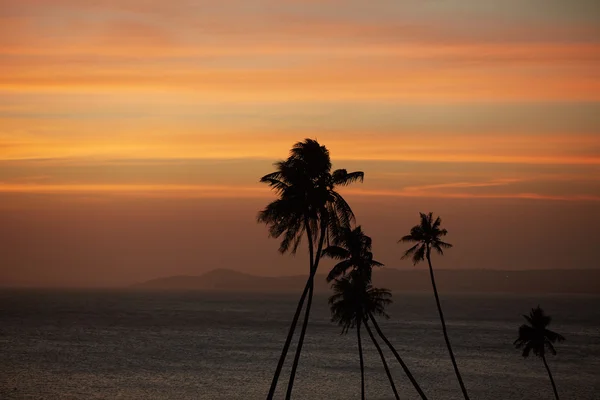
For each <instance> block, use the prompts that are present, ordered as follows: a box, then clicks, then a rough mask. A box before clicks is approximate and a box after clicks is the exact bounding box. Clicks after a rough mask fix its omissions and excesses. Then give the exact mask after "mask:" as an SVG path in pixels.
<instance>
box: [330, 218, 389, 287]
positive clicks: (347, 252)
mask: <svg viewBox="0 0 600 400" xmlns="http://www.w3.org/2000/svg"><path fill="white" fill-rule="evenodd" d="M371 247H372V240H371V238H370V237H369V236H367V235H365V233H364V232H363V230H362V228H361V227H360V225H359V226H357V227H356V228H354V229H350V228H342V229H341V230H340V233H339V235H338V236H337V237H335V238H334V244H333V245H330V246H328V247H327V248H326V249H325V250H323V253H322V254H323V255H324V256H327V257H330V258H333V259H335V260H340V261H339V262H338V263H337V264H336V265H335V266H334V267H333V268H332V269H331V271H330V272H329V274H328V275H327V282H331V281H333V280H334V279H337V278H341V277H342V276H344V275H345V274H346V272H348V270H350V269H352V270H353V271H356V272H357V273H360V274H364V279H365V280H366V281H367V282H370V281H371V271H372V269H373V267H382V266H383V264H382V263H380V262H379V261H376V260H374V259H373V253H372V252H371Z"/></svg>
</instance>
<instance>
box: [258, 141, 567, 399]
mask: <svg viewBox="0 0 600 400" xmlns="http://www.w3.org/2000/svg"><path fill="white" fill-rule="evenodd" d="M275 167H276V171H275V172H272V173H270V174H268V175H265V176H263V177H262V178H261V180H260V181H261V182H263V183H266V184H268V185H269V186H270V187H271V188H272V189H273V190H274V191H275V192H276V194H277V199H276V200H274V201H273V202H271V203H269V204H268V205H267V206H266V207H265V208H264V209H263V210H262V211H260V212H259V214H258V221H259V222H262V223H265V224H266V225H267V226H268V228H269V234H270V236H272V237H275V238H281V243H280V247H279V251H280V252H281V253H285V252H291V253H295V252H296V251H297V249H298V248H299V246H300V244H301V242H302V240H303V239H304V238H305V237H306V241H307V245H308V253H309V274H308V279H307V281H306V285H305V287H304V290H303V292H302V295H301V296H300V300H299V301H298V305H297V307H296V311H295V313H294V318H293V320H292V323H291V326H290V329H289V331H288V335H287V338H286V341H285V344H284V346H283V349H282V352H281V355H280V358H279V361H278V363H277V367H276V370H275V373H274V375H273V380H272V382H271V386H270V389H269V393H268V395H267V399H268V400H270V399H273V397H274V395H275V389H276V387H277V383H278V381H279V377H280V374H281V370H282V368H283V365H284V362H285V359H286V356H287V354H288V351H289V348H290V344H291V342H292V338H293V335H294V333H295V331H296V327H297V324H298V320H299V319H300V315H301V313H302V309H304V318H303V321H302V327H301V330H300V336H299V339H298V344H297V347H296V352H295V355H294V360H293V364H292V369H291V372H290V377H289V380H288V386H287V390H286V400H288V399H290V398H291V395H292V391H293V386H294V379H295V376H296V371H297V368H298V364H299V360H300V354H301V352H302V346H303V343H304V337H305V335H306V329H307V326H308V320H309V316H310V310H311V305H312V298H313V291H314V278H315V274H316V272H317V269H318V266H319V262H320V260H321V258H322V257H329V258H332V259H334V260H337V264H336V265H335V266H334V267H333V268H332V270H331V271H330V272H329V274H328V275H327V282H329V283H332V289H333V292H334V294H333V295H332V296H331V297H330V299H329V304H330V308H331V313H332V321H334V322H337V323H338V324H339V325H340V326H341V327H342V333H347V332H349V331H350V330H351V329H356V335H357V342H358V353H359V361H360V370H361V398H362V399H364V398H365V380H364V362H363V352H362V342H361V329H362V327H364V328H365V330H366V331H367V334H368V335H369V337H370V339H371V341H372V342H373V344H374V345H375V348H376V349H377V351H378V353H379V356H380V358H381V361H382V363H383V366H384V369H385V371H386V375H387V377H388V379H389V382H390V386H391V389H392V391H393V393H394V396H395V398H396V399H398V398H399V397H398V392H397V390H396V387H395V385H394V381H393V379H392V375H391V373H390V370H389V367H388V365H387V362H386V359H385V357H384V354H383V351H382V349H381V347H380V345H379V343H378V342H377V339H376V337H375V335H374V334H373V331H372V330H371V327H370V325H371V324H372V326H373V327H374V328H375V331H376V332H377V335H378V336H379V337H380V339H381V340H383V342H384V343H385V344H386V346H387V347H388V348H389V349H390V350H391V351H392V353H393V354H394V356H395V358H396V360H397V361H398V363H399V364H400V365H401V367H402V369H403V370H404V372H405V374H406V375H407V377H408V378H409V380H410V381H411V383H412V385H413V386H414V388H415V390H416V391H417V393H418V394H419V396H420V397H421V398H422V399H426V398H427V397H426V395H425V393H424V392H423V390H422V389H421V388H420V386H419V384H418V383H417V381H416V380H415V378H414V377H413V375H412V374H411V372H410V370H409V368H408V366H407V365H406V363H405V362H404V361H403V360H402V358H401V357H400V355H399V354H398V352H397V351H396V349H395V348H394V346H393V345H392V344H391V342H390V341H389V340H388V338H387V337H386V336H385V335H384V334H383V332H382V330H381V328H380V326H379V325H378V323H377V320H376V318H375V317H384V318H389V316H388V315H387V314H386V312H385V307H386V306H387V305H389V304H390V303H391V302H392V300H391V297H392V296H391V293H390V291H389V290H387V289H381V288H375V287H373V285H372V282H371V276H372V270H373V268H374V267H381V266H383V264H382V263H380V262H378V261H376V260H374V259H373V253H372V252H371V249H372V241H371V238H370V237H369V236H367V235H366V234H365V233H364V232H363V230H362V227H361V226H355V227H353V225H354V223H355V217H354V213H353V212H352V209H351V208H350V206H349V205H348V203H347V202H346V201H345V200H344V198H343V197H342V196H341V195H340V194H339V193H338V192H337V188H338V187H340V186H346V185H349V184H351V183H354V182H357V181H361V182H362V180H363V178H364V173H363V172H360V171H358V172H348V171H346V170H345V169H337V170H335V171H332V165H331V160H330V157H329V151H328V150H327V148H326V147H325V146H322V145H320V144H319V143H318V142H317V141H316V140H312V139H305V140H304V141H302V142H298V143H296V144H295V145H294V146H293V147H292V149H291V151H290V155H289V157H288V158H287V159H286V160H283V161H279V162H277V163H275ZM446 234H447V231H446V229H443V228H442V227H441V219H440V218H439V217H437V218H435V219H434V216H433V214H432V213H428V214H424V213H421V214H420V221H419V223H418V224H417V225H415V226H414V227H413V228H412V229H411V230H410V233H409V234H408V235H406V236H404V237H402V238H401V239H400V240H399V242H405V243H411V244H412V247H410V248H409V249H408V250H406V251H405V253H404V255H403V257H402V258H411V259H412V261H413V263H414V264H415V265H416V264H418V263H419V262H421V261H424V260H425V259H427V262H428V264H429V273H430V278H431V284H432V287H433V292H434V295H435V300H436V304H437V309H438V313H439V317H440V321H441V325H442V330H443V334H444V340H445V342H446V346H447V348H448V352H449V355H450V359H451V361H452V365H453V367H454V372H455V374H456V378H457V380H458V383H459V385H460V388H461V390H462V393H463V396H464V398H465V400H469V395H468V393H467V389H466V387H465V385H464V383H463V380H462V377H461V374H460V371H459V369H458V365H457V363H456V360H455V357H454V353H453V351H452V346H451V343H450V339H449V337H448V332H447V329H446V324H445V320H444V314H443V311H442V308H441V305H440V300H439V295H438V292H437V288H436V284H435V276H434V272H433V267H432V264H431V253H432V250H434V251H435V252H437V253H439V254H443V250H444V249H448V248H450V247H452V245H451V244H449V243H446V242H444V241H443V240H442V238H443V237H444V236H445V235H446ZM305 303H306V304H305ZM526 318H527V320H528V321H529V322H530V323H531V324H532V326H531V327H528V326H526V325H524V326H522V327H521V328H520V330H519V339H517V341H516V342H515V345H516V346H517V347H523V346H524V351H523V355H524V356H525V357H526V356H527V355H528V354H529V352H530V350H533V351H534V354H536V355H540V357H542V359H543V360H544V365H546V368H547V371H548V374H549V375H550V379H551V381H552V386H553V388H554V393H555V394H556V398H557V399H558V394H557V392H556V387H555V385H554V381H553V380H552V375H551V374H550V370H549V369H548V365H547V363H546V360H545V357H544V354H545V353H544V349H545V348H548V349H549V350H550V351H551V352H553V353H555V351H554V348H553V347H552V344H551V343H553V342H554V341H556V340H563V339H564V338H563V337H562V336H560V335H558V334H556V333H554V332H552V331H548V330H547V329H545V328H546V326H547V325H548V323H549V322H550V319H549V317H547V316H545V315H544V314H543V311H542V310H541V309H539V307H538V308H537V309H535V310H532V314H531V315H530V316H529V317H527V316H526Z"/></svg>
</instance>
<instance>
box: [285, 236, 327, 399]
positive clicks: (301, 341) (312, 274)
mask: <svg viewBox="0 0 600 400" xmlns="http://www.w3.org/2000/svg"><path fill="white" fill-rule="evenodd" d="M309 231H310V228H309V226H308V224H307V225H306V232H307V233H308V232H309ZM326 233H327V227H326V226H321V235H320V237H319V245H318V247H317V253H316V254H315V255H314V262H313V263H312V266H311V271H310V277H309V289H308V303H306V311H305V313H304V321H303V322H302V330H301V331H300V338H299V339H298V347H297V348H296V354H295V356H294V363H293V364H292V371H291V372H290V380H289V381H288V388H287V392H286V395H285V398H286V400H289V399H291V397H292V390H293V388H294V379H295V378H296V370H297V369H298V363H299V362H300V354H301V353H302V345H303V344H304V336H305V335H306V328H307V327H308V319H309V317H310V308H311V305H312V298H313V292H314V281H315V274H316V273H317V268H318V267H319V261H320V260H321V251H322V250H323V243H324V241H325V234H326ZM309 251H310V253H311V260H312V251H313V250H312V244H309Z"/></svg>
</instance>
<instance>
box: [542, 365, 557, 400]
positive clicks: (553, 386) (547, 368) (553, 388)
mask: <svg viewBox="0 0 600 400" xmlns="http://www.w3.org/2000/svg"><path fill="white" fill-rule="evenodd" d="M542 361H544V366H545V367H546V371H548V376H549V377H550V383H552V390H554V397H556V400H559V398H558V391H557V390H556V385H555V384H554V378H552V373H551V372H550V368H549V367H548V363H547V362H546V356H545V355H542Z"/></svg>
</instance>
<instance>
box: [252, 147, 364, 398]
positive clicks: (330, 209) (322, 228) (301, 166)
mask: <svg viewBox="0 0 600 400" xmlns="http://www.w3.org/2000/svg"><path fill="white" fill-rule="evenodd" d="M274 165H275V167H276V171H275V172H272V173H270V174H267V175H265V176H263V177H262V178H261V179H260V181H261V182H263V183H266V184H268V185H269V186H270V187H271V189H273V190H274V191H275V192H276V193H277V195H278V198H277V199H276V200H275V201H273V202H271V203H269V204H268V205H267V206H266V207H265V208H264V209H263V210H262V211H260V212H259V214H258V218H257V219H258V222H262V223H265V224H266V225H268V227H269V235H270V236H271V237H274V238H279V237H283V239H282V241H281V243H280V246H279V251H280V252H281V253H286V252H288V251H290V252H291V253H292V254H293V253H295V252H296V250H297V249H298V246H299V245H300V242H301V240H302V238H303V236H304V234H306V237H307V242H308V252H309V259H310V261H309V276H308V279H307V281H306V285H305V287H304V291H303V292H302V295H301V296H300V300H299V301H298V306H297V307H296V312H295V314H294V318H293V320H292V324H291V326H290V329H289V331H288V335H287V339H286V341H285V344H284V346H283V350H282V352H281V356H280V357H279V361H278V363H277V368H276V370H275V373H274V375H273V380H272V382H271V387H270V389H269V394H268V395H267V399H272V398H273V396H274V394H275V388H276V387H277V382H278V380H279V375H280V373H281V369H282V367H283V363H284V361H285V357H286V355H287V352H288V350H289V346H290V343H291V340H292V337H293V335H294V331H295V329H296V325H297V323H298V318H299V316H300V312H301V311H302V308H303V306H304V302H305V300H306V298H307V297H308V301H307V304H306V310H305V315H304V321H303V324H302V330H301V332H300V338H299V340H298V346H297V348H296V354H295V357H294V363H293V365H292V370H291V373H290V379H289V382H288V388H287V393H286V399H289V398H290V397H291V393H292V388H293V385H294V378H295V375H296V370H297V368H298V362H299V360H300V354H301V351H302V345H303V343H304V336H305V334H306V328H307V326H308V319H309V315H310V309H311V304H312V297H313V287H314V276H315V274H316V272H317V268H318V266H319V260H320V258H321V251H322V249H323V244H324V241H325V239H326V238H333V237H335V236H336V234H337V233H338V232H339V231H340V229H342V228H344V227H348V226H350V223H351V222H352V221H354V214H353V213H352V209H351V208H350V206H349V205H348V203H346V201H345V200H344V198H343V197H342V196H341V195H340V194H339V193H337V192H336V191H335V188H336V186H345V185H349V184H350V183H352V182H355V181H358V180H360V181H362V180H363V177H364V174H363V173H362V172H352V173H348V172H347V171H346V170H345V169H338V170H335V171H333V172H331V159H330V157H329V151H328V150H327V148H326V147H325V146H321V145H320V144H319V143H318V142H317V141H316V140H312V139H305V140H304V141H303V142H298V143H296V144H295V145H294V146H293V147H292V149H291V150H290V155H289V157H288V158H287V159H286V160H284V161H279V162H276V163H275V164H274ZM315 247H316V251H315Z"/></svg>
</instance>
